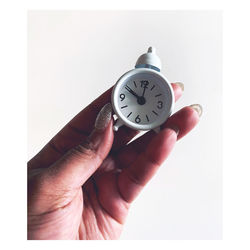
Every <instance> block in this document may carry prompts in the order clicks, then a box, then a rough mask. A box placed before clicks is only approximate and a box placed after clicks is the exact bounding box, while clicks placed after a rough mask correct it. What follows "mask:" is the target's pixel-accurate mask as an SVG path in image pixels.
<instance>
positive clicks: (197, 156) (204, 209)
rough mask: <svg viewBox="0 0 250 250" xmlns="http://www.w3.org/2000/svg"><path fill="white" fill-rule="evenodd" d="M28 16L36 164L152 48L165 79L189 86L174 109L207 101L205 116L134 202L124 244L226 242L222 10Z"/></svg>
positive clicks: (31, 129) (31, 144)
mask: <svg viewBox="0 0 250 250" xmlns="http://www.w3.org/2000/svg"><path fill="white" fill-rule="evenodd" d="M28 16H29V18H28V158H31V157H32V156H33V155H34V154H36V153H37V152H38V151H39V150H40V149H41V148H42V146H43V145H44V144H45V143H46V142H47V141H48V140H49V139H50V138H51V137H52V136H53V135H54V134H55V133H57V132H58V130H60V129H61V128H62V127H63V126H64V125H65V124H66V123H67V122H68V121H69V120H70V119H71V118H72V117H73V116H74V115H75V114H76V113H78V112H79V111H80V110H81V109H82V108H83V107H85V106H86V105H87V104H88V103H89V102H91V101H92V100H93V99H95V98H96V97H97V96H99V95H100V94H101V93H102V92H103V91H105V90H106V89H107V88H109V87H110V86H112V85H113V84H114V83H115V82H116V80H117V79H118V78H119V77H120V76H121V75H122V74H123V73H124V72H126V71H128V70H130V69H131V68H133V67H134V64H135V62H136V59H137V58H138V56H139V55H141V54H142V53H144V52H145V51H146V49H147V47H149V46H151V45H152V46H154V47H156V49H157V52H158V54H159V56H160V57H161V59H162V63H163V69H162V73H163V74H165V75H166V76H167V78H168V79H169V80H170V81H171V82H175V81H181V82H183V83H184V85H185V91H184V94H183V97H182V98H181V100H179V101H178V103H177V104H176V107H175V110H178V109H180V108H181V107H183V106H186V105H190V104H193V103H200V104H201V105H202V106H203V109H204V112H203V116H202V118H201V121H200V124H199V125H198V126H197V127H196V128H195V130H193V131H192V132H191V133H190V134H189V135H188V136H187V137H185V138H183V139H182V140H181V141H179V142H178V143H177V145H176V147H175V149H174V151H173V153H172V154H171V156H170V157H169V158H168V160H167V161H166V162H165V163H164V164H163V166H162V167H161V169H160V170H159V171H158V173H157V175H156V176H155V177H154V178H153V179H152V180H151V181H150V183H149V184H148V185H147V187H146V188H145V190H143V192H142V193H141V195H140V196H139V197H138V198H137V199H136V201H135V202H134V204H133V205H132V207H131V209H130V213H129V216H128V218H127V222H126V225H125V228H124V232H123V234H122V237H121V239H194V240H196V239H197V240H198V239H207V240H210V239H211V240H214V239H221V238H222V182H221V179H222V178H221V174H222V105H221V104H222V100H221V99H222V77H221V75H222V73H221V67H222V17H221V12H218V11H31V12H29V15H28Z"/></svg>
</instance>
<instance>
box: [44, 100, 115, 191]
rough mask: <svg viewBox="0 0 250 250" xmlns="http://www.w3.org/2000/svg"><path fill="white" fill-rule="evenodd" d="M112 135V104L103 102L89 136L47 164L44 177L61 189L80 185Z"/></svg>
mask: <svg viewBox="0 0 250 250" xmlns="http://www.w3.org/2000/svg"><path fill="white" fill-rule="evenodd" d="M113 138H114V134H113V121H112V106H111V104H110V103H107V104H106V105H105V106H104V107H103V108H102V109H101V111H100V112H99V114H98V116H97V118H96V121H95V127H94V129H93V131H92V133H91V134H90V136H89V137H88V138H87V139H86V140H85V141H83V142H82V143H81V144H79V145H78V146H76V147H74V148H73V149H71V150H70V151H69V152H67V153H66V154H65V155H64V156H63V157H62V158H61V159H60V160H59V161H57V162H56V163H55V164H53V165H52V166H51V167H50V168H48V169H47V170H48V171H46V172H45V173H44V174H45V176H44V180H45V181H46V183H48V182H49V183H51V184H52V185H53V186H54V187H56V188H59V189H61V188H62V189H63V190H65V189H67V190H68V189H71V190H72V189H74V188H78V187H80V186H81V185H83V184H84V183H85V182H86V181H87V179H88V178H89V177H90V176H91V175H92V174H93V173H94V172H95V171H96V169H97V168H98V167H99V166H100V165H101V164H102V162H103V160H104V159H105V158H106V156H107V155H108V153H109V151H110V149H111V147H112V143H113Z"/></svg>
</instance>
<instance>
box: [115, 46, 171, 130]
mask: <svg viewBox="0 0 250 250" xmlns="http://www.w3.org/2000/svg"><path fill="white" fill-rule="evenodd" d="M160 69H161V61H160V59H159V57H158V56H157V55H156V53H155V49H154V48H152V47H150V48H149V49H148V52H147V53H146V54H143V55H141V56H140V57H139V59H138V60H137V62H136V65H135V69H133V70H130V71H128V72H127V73H125V74H124V75H122V76H121V77H120V78H119V79H118V81H117V82H116V84H115V86H114V88H113V92H112V98H111V102H112V106H113V110H114V112H115V114H116V116H117V118H118V119H117V120H116V122H115V125H114V130H115V131H117V130H118V129H119V127H120V126H122V125H125V126H128V127H130V128H132V129H135V130H151V129H154V130H155V131H159V127H160V125H161V124H163V123H164V122H165V121H166V120H167V118H168V117H169V116H170V115H171V113H172V111H173V108H174V92H173V89H172V86H171V84H170V83H169V81H168V80H167V79H166V77H164V76H163V75H162V74H161V73H160Z"/></svg>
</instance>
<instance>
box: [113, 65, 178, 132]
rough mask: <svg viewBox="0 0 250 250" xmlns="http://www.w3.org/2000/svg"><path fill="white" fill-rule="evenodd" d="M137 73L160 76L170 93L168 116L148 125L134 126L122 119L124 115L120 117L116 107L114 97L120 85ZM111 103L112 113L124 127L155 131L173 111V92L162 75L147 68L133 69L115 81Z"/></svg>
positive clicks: (115, 98) (134, 124) (120, 114)
mask: <svg viewBox="0 0 250 250" xmlns="http://www.w3.org/2000/svg"><path fill="white" fill-rule="evenodd" d="M138 73H150V74H154V75H157V76H160V77H161V78H162V79H163V80H164V81H165V82H166V84H167V85H168V88H169V90H170V92H171V98H172V101H171V106H170V110H169V112H168V114H167V115H166V116H163V117H162V118H161V119H157V120H155V122H153V123H150V124H136V123H133V122H131V121H129V120H128V119H126V118H124V115H122V113H121V111H120V109H119V106H118V98H117V97H116V95H117V91H118V90H119V89H120V87H121V85H122V84H123V83H124V81H125V80H126V79H127V78H129V77H131V76H133V75H135V74H138ZM111 102H112V107H113V110H114V113H115V114H116V116H117V117H118V119H119V120H120V121H121V122H122V123H123V124H124V125H126V126H127V127H130V128H132V129H135V130H151V129H155V128H157V127H159V126H161V125H162V124H163V123H164V122H165V121H166V120H167V119H168V117H169V116H170V115H171V114H172V112H173V109H174V91H173V88H172V86H171V84H170V82H169V81H168V80H167V78H166V77H165V76H164V75H163V74H162V73H160V72H157V71H155V70H153V69H149V68H135V69H132V70H129V71H128V72H126V73H124V74H123V75H122V76H121V77H120V78H119V79H118V80H117V82H116V84H115V85H114V87H113V90H112V95H111Z"/></svg>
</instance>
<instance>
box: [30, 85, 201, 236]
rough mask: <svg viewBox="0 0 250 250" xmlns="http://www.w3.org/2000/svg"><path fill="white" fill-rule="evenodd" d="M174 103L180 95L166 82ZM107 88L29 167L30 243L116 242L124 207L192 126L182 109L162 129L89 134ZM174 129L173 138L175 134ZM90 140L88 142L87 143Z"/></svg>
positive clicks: (194, 117) (194, 118)
mask: <svg viewBox="0 0 250 250" xmlns="http://www.w3.org/2000/svg"><path fill="white" fill-rule="evenodd" d="M172 86H173V89H174V93H175V99H176V100H177V99H178V98H179V97H180V96H181V94H182V90H181V88H180V87H179V86H178V85H175V84H172ZM111 91H112V89H109V90H107V91H106V92H105V93H104V94H102V95H101V96H100V97H99V98H97V99H96V100H95V101H94V102H93V103H91V104H90V105H89V106H87V107H86V108H85V109H84V110H82V111H81V112H80V113H79V114H78V115H77V116H76V117H75V118H73V120H72V121H70V122H69V123H68V124H67V125H66V126H65V127H64V128H63V129H62V130H61V131H59V133H58V134H57V135H55V137H53V138H52V139H51V141H50V142H49V143H48V144H47V145H45V147H44V148H43V149H42V150H41V151H40V152H39V153H38V154H37V155H36V156H35V157H33V158H32V159H31V160H30V161H29V163H28V177H29V178H28V238H29V239H81V240H83V239H118V238H119V236H120V234H121V232H122V228H123V225H124V223H125V219H126V216H127V214H128V211H129V208H130V204H131V203H132V202H133V200H134V199H135V198H136V197H137V195H138V194H139V193H140V191H141V190H142V189H143V187H144V186H145V185H146V184H147V183H148V181H149V180H150V179H151V178H152V177H153V175H154V174H155V173H156V171H157V169H158V168H159V167H160V165H161V164H162V162H163V161H164V160H165V159H166V158H167V156H168V155H169V154H170V152H171V150H172V149H173V147H174V145H175V142H176V141H177V140H179V139H180V138H182V137H183V136H185V135H186V134H187V133H188V132H190V130H192V129H193V128H194V126H195V125H196V124H197V123H198V121H199V116H198V113H197V112H196V111H195V110H194V109H193V108H191V107H189V106H188V107H184V108H183V109H181V110H180V111H178V112H177V113H175V114H173V115H172V116H171V117H170V118H169V119H168V120H167V122H165V124H163V125H162V127H161V131H160V132H159V133H158V134H156V133H155V132H153V131H150V132H148V133H146V134H144V135H143V136H142V137H140V138H138V139H136V140H134V141H133V142H132V143H129V141H130V140H131V139H132V138H133V137H134V136H135V135H136V134H137V133H138V132H137V131H135V130H132V129H129V128H127V127H124V126H123V127H121V128H120V129H119V131H118V132H115V133H114V131H113V129H112V127H113V120H112V119H111V120H110V121H109V122H108V124H107V127H105V128H104V129H101V130H96V129H95V130H93V127H94V122H95V119H96V116H97V114H98V112H99V111H100V109H101V108H102V107H103V106H104V105H105V104H106V103H108V102H110V98H111ZM176 128H178V131H179V132H178V134H177V133H176ZM89 142H91V143H89Z"/></svg>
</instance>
